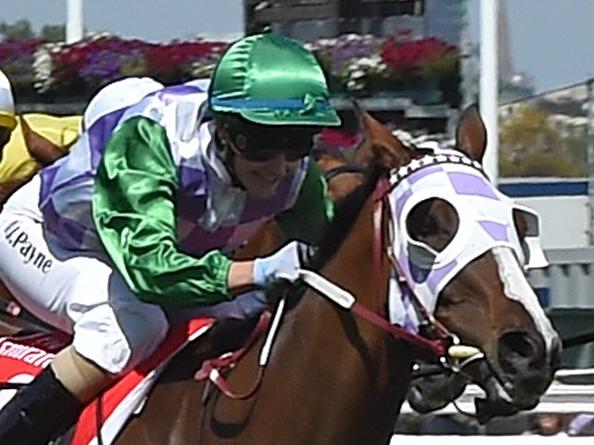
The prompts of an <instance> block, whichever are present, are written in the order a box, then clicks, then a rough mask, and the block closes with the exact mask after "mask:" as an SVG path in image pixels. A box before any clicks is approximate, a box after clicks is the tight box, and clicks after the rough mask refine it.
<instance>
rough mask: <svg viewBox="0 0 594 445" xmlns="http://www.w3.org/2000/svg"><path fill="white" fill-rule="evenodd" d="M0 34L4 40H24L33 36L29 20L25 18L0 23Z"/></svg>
mask: <svg viewBox="0 0 594 445" xmlns="http://www.w3.org/2000/svg"><path fill="white" fill-rule="evenodd" d="M0 34H2V35H3V36H4V38H5V39H6V40H26V39H31V38H33V37H35V34H34V33H33V28H32V27H31V22H29V20H26V19H21V20H17V21H16V22H14V23H6V22H2V23H0Z"/></svg>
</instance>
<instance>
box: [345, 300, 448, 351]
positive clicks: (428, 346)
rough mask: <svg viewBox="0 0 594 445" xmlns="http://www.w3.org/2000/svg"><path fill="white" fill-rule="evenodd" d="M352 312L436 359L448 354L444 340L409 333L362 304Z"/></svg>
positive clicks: (355, 305) (356, 305) (358, 304)
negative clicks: (429, 353) (427, 352)
mask: <svg viewBox="0 0 594 445" xmlns="http://www.w3.org/2000/svg"><path fill="white" fill-rule="evenodd" d="M351 311H352V312H353V313H354V314H355V315H357V316H358V317H361V318H362V319H364V320H367V321H368V322H370V323H372V324H373V325H375V326H377V327H378V328H380V329H382V330H384V331H386V332H388V333H389V334H391V335H393V336H394V337H395V338H397V339H398V340H403V341H405V342H407V343H410V344H413V345H415V346H418V347H420V348H422V349H424V350H427V351H429V352H431V353H432V354H433V355H435V356H436V357H443V356H444V355H445V354H446V351H447V347H448V345H447V344H446V340H445V339H444V338H438V339H436V340H430V339H428V338H425V337H423V336H421V335H417V334H413V333H411V332H408V331H407V330H406V329H404V328H403V327H402V326H398V325H395V324H392V323H390V322H389V321H388V320H386V319H385V318H383V317H381V316H380V315H378V314H376V313H375V312H373V311H371V310H369V309H368V308H366V307H365V306H363V305H361V304H360V303H355V304H354V305H353V307H352V308H351Z"/></svg>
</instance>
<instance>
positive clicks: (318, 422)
mask: <svg viewBox="0 0 594 445" xmlns="http://www.w3.org/2000/svg"><path fill="white" fill-rule="evenodd" d="M363 124H364V128H365V131H366V138H367V141H369V143H370V145H371V147H372V149H373V152H374V160H373V161H372V162H373V163H375V165H377V166H378V167H379V169H378V170H377V171H375V173H370V174H369V177H368V178H367V180H366V182H365V183H364V184H363V185H362V186H361V187H360V188H358V189H357V191H356V192H355V193H354V194H353V195H351V196H349V197H348V198H346V199H345V200H344V202H343V206H341V208H340V210H339V212H338V213H337V215H336V218H335V221H334V223H333V224H332V226H331V227H330V228H329V230H328V237H327V238H325V241H324V242H323V244H322V246H321V247H320V250H319V253H318V255H317V257H316V258H315V259H314V261H313V263H312V267H314V268H316V269H317V270H318V271H319V273H321V275H322V276H324V277H325V278H326V279H327V280H330V281H331V282H333V283H335V284H337V285H339V286H340V287H341V288H342V289H345V290H347V291H348V292H349V293H351V294H352V295H354V296H356V298H357V299H358V302H359V303H360V304H362V305H365V306H366V307H367V308H368V309H370V310H371V311H373V312H374V313H376V314H380V315H383V316H385V315H386V304H387V299H388V287H389V277H390V274H391V273H393V272H391V271H390V266H389V264H390V261H388V259H387V258H386V256H387V253H386V252H385V251H384V253H383V258H382V261H379V263H378V262H377V261H375V262H374V256H373V252H374V250H376V249H375V248H374V245H375V242H374V232H375V230H374V222H373V220H374V218H373V214H374V198H373V194H372V190H374V189H375V187H376V183H377V182H378V180H380V179H381V178H382V177H384V176H385V174H386V172H387V171H388V169H398V170H397V171H403V172H405V173H406V172H407V167H409V169H410V171H412V170H413V168H416V169H419V170H417V173H418V172H420V171H421V170H422V169H423V168H422V162H421V161H424V160H425V158H423V159H421V160H419V159H415V158H416V157H419V156H420V155H417V154H415V153H414V152H412V151H410V150H409V149H406V148H404V147H403V146H402V145H401V144H400V143H399V141H398V140H397V139H395V138H394V137H393V136H392V134H391V133H390V132H389V131H388V130H387V129H386V128H385V127H384V126H383V125H381V124H380V123H379V122H377V121H375V120H374V119H373V118H371V117H370V116H369V115H367V114H364V115H363ZM485 142H486V135H485V131H484V126H483V125H482V122H481V121H480V119H479V118H478V114H477V111H476V109H471V110H469V111H468V112H467V113H466V114H465V116H464V117H463V118H462V120H461V122H460V124H459V131H458V149H459V150H460V152H459V153H460V159H464V161H463V162H465V163H466V162H469V163H472V166H467V167H468V168H475V169H478V168H480V167H477V165H478V162H480V160H481V159H482V156H483V153H484V150H485ZM463 153H464V154H465V155H466V156H468V157H465V156H463V155H462V154H463ZM438 156H439V155H438ZM446 158H447V157H446ZM446 158H444V157H442V158H439V157H433V158H431V159H435V160H436V161H435V162H446V163H447V162H448V161H447V159H446ZM444 159H445V161H444ZM415 161H418V162H417V163H416V164H415ZM465 165H466V164H465ZM419 166H420V167H419ZM464 168H466V167H464ZM390 177H391V178H393V177H394V176H393V175H390ZM467 192H469V193H470V192H472V190H469V191H468V190H467ZM388 213H390V212H389V211H386V214H388ZM389 219H390V218H387V219H384V220H383V223H382V224H383V226H382V233H383V235H386V234H387V233H388V232H389V230H388V225H387V224H388V221H389ZM405 223H406V228H403V227H401V226H400V225H398V224H397V227H395V231H396V232H398V231H403V230H406V231H408V232H409V233H408V237H410V238H412V239H413V241H414V242H412V244H411V246H416V247H419V246H421V247H423V248H425V249H426V250H429V251H430V250H433V251H437V252H440V251H442V250H443V252H446V250H447V248H448V247H447V246H448V243H454V242H455V241H456V235H457V231H458V229H459V228H460V227H467V226H466V222H465V221H464V215H462V214H458V213H457V212H456V210H455V209H454V207H453V206H452V205H450V204H449V203H448V202H447V201H445V200H443V199H440V198H432V197H431V196H430V195H428V196H427V199H426V200H424V201H422V202H421V203H420V204H419V205H417V206H415V208H414V209H413V210H411V212H410V213H409V214H408V218H407V221H406V222H405ZM510 229H513V230H516V228H515V227H511V228H510ZM523 236H524V234H523V233H519V234H518V238H519V240H520V242H521V239H522V238H523ZM520 261H521V260H520V259H519V257H517V256H516V255H514V254H512V253H511V248H505V247H503V248H501V247H497V248H494V249H491V250H488V251H485V252H482V253H481V254H479V255H478V256H476V257H475V258H473V259H471V260H470V261H469V262H468V263H467V264H466V265H464V266H463V267H462V268H461V269H460V270H459V272H457V274H456V275H455V276H454V277H452V278H451V280H449V282H447V284H446V285H445V286H444V287H443V288H442V289H441V291H440V292H439V295H435V296H434V297H435V298H436V299H437V297H439V298H438V299H437V301H436V306H435V310H434V315H435V317H436V318H437V319H438V320H440V322H441V323H442V324H443V325H444V326H445V328H446V329H447V330H449V331H451V332H452V333H455V334H456V335H457V336H458V337H459V338H460V339H461V340H462V341H463V342H465V343H466V344H468V345H472V346H475V347H477V348H478V349H480V350H481V351H482V352H483V354H484V355H483V357H484V358H482V359H480V360H477V361H475V362H473V364H471V365H469V366H468V369H467V370H466V371H465V372H467V374H468V375H469V376H471V377H472V378H474V379H475V380H476V381H477V382H478V383H479V384H481V385H482V386H483V388H484V389H485V391H486V392H487V400H486V401H484V403H483V405H485V409H487V408H490V409H491V410H492V412H493V413H498V412H505V413H509V412H513V411H517V410H520V409H527V408H532V407H533V406H534V405H535V404H536V403H537V402H538V400H539V398H540V396H541V395H542V394H543V393H544V391H545V390H546V388H547V387H548V385H549V384H550V382H551V380H552V377H553V373H554V371H555V367H556V366H557V364H558V360H559V352H560V351H559V344H560V343H559V338H558V336H557V334H556V333H555V331H554V330H553V329H552V327H551V325H550V323H549V322H548V320H547V319H546V317H545V315H544V313H543V312H542V310H541V309H540V307H539V306H538V304H537V299H536V296H535V295H534V293H533V292H532V290H531V289H530V287H529V285H528V283H527V281H526V278H525V276H524V275H523V273H522V268H521V264H520ZM374 263H376V264H380V267H379V269H377V268H376V267H375V266H374ZM378 292H379V295H381V298H378ZM293 297H294V296H293ZM289 305H290V306H292V307H291V308H290V310H288V312H287V313H286V314H284V316H283V320H282V323H281V324H280V328H279V333H278V336H277V338H276V340H275V342H274V343H273V346H272V356H271V359H270V363H269V364H268V366H267V368H266V372H265V374H264V377H263V380H262V381H261V385H260V387H259V389H258V391H257V392H256V393H255V394H254V395H253V396H252V397H250V398H248V399H246V400H232V399H229V398H227V397H226V396H224V395H222V394H221V393H220V392H218V391H215V392H214V393H210V392H209V391H208V390H207V389H206V388H205V385H204V384H201V383H197V382H195V381H193V380H192V378H191V376H192V374H193V372H194V370H195V369H196V367H197V366H198V361H199V358H200V357H201V353H202V352H201V351H198V349H195V351H194V352H195V354H194V355H193V354H191V353H187V354H186V355H185V356H184V358H183V360H182V359H178V360H175V362H174V363H173V364H172V365H171V366H169V368H168V370H167V371H166V372H165V374H164V375H163V378H162V380H161V383H160V384H159V385H157V386H156V387H155V389H154V391H153V393H152V394H151V397H150V398H149V400H148V401H147V403H146V405H145V407H144V411H143V412H142V413H141V415H140V416H138V417H137V418H135V419H133V420H132V421H131V422H130V423H129V424H128V425H127V427H126V428H125V430H124V431H123V432H122V433H121V435H120V436H119V437H118V439H117V441H116V443H118V444H133V443H134V444H135V443H147V442H150V443H152V444H174V443H180V444H181V443H197V444H201V445H202V444H205V445H207V444H208V445H210V444H232V443H237V444H263V443H265V444H270V443H282V444H289V445H291V444H313V443H324V444H341V445H344V444H347V445H348V444H353V445H355V444H357V445H358V444H361V443H370V444H386V443H388V442H389V439H390V436H391V434H392V428H393V425H394V422H395V420H396V418H397V415H398V412H399V409H400V405H401V403H402V401H403V398H404V395H405V392H406V388H407V385H408V382H409V377H410V372H411V365H412V362H413V360H414V359H415V354H414V353H415V351H416V350H417V349H416V348H414V347H412V346H411V345H410V344H408V343H407V342H404V341H402V340H395V339H394V337H393V336H392V335H390V334H387V333H386V332H384V331H383V330H382V329H379V328H378V327H377V326H375V325H373V324H370V323H369V322H367V321H363V320H360V319H358V318H356V317H355V316H353V314H352V313H351V312H348V311H346V310H344V309H341V308H339V307H337V306H335V305H334V304H333V303H331V302H329V301H328V300H327V299H325V298H321V297H320V295H319V294H318V292H315V291H313V290H311V289H310V288H306V290H305V292H304V293H303V294H302V295H301V296H300V297H299V298H296V297H295V298H294V299H293V298H291V300H290V303H289ZM429 319H430V320H431V319H432V318H431V317H430V318H429ZM196 351H198V352H196ZM258 354H259V347H256V348H254V349H253V350H251V351H250V352H249V353H248V354H247V355H246V356H245V357H244V359H243V360H242V361H240V362H239V363H237V365H236V366H235V367H234V368H233V369H232V370H231V371H230V372H229V374H228V376H227V377H228V384H229V386H230V387H231V388H234V389H235V390H236V391H238V392H242V391H245V390H246V389H247V388H249V387H251V386H252V385H253V383H254V381H255V380H256V378H257V377H256V375H257V371H256V369H257V361H258V357H257V356H258ZM192 357H194V359H195V361H194V362H192ZM205 394H206V395H209V394H210V397H202V396H203V395H205ZM165 407H171V408H170V409H164V408H165ZM174 407H175V408H174Z"/></svg>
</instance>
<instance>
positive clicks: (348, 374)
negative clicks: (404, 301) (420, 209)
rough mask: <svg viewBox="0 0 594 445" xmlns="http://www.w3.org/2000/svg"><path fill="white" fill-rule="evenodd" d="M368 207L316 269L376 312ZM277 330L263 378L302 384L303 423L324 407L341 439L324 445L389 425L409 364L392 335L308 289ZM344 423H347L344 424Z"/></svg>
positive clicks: (330, 428)
mask: <svg viewBox="0 0 594 445" xmlns="http://www.w3.org/2000/svg"><path fill="white" fill-rule="evenodd" d="M371 212H372V205H371V199H369V201H368V203H367V204H366V205H365V207H364V208H363V209H362V211H361V212H360V214H359V217H358V219H357V221H356V223H355V225H354V226H353V227H352V229H351V232H350V234H349V235H348V236H347V238H346V239H345V240H344V241H343V243H342V245H341V247H340V248H339V250H338V251H337V252H336V254H335V255H334V257H333V258H332V259H331V260H330V261H329V262H328V264H327V265H326V266H325V267H324V268H323V270H322V272H321V273H322V274H323V275H324V276H325V277H326V278H328V279H330V280H332V281H333V282H335V283H336V284H338V285H340V286H341V287H343V288H345V289H348V290H349V291H351V292H353V293H354V294H355V295H356V296H357V297H358V298H360V299H361V301H360V303H362V304H364V305H365V306H367V307H369V308H370V309H372V310H374V311H376V312H378V311H380V307H381V304H380V303H379V301H378V297H377V295H376V287H375V284H374V282H375V277H374V270H373V264H372V263H373V262H372V261H369V258H370V256H371V252H372V249H373V247H372V242H373V241H372V240H373V236H372V234H373V230H372V229H373V228H372V218H371ZM381 277H383V279H384V281H386V283H387V278H386V277H387V270H382V271H381ZM386 285H387V284H386ZM382 312H383V311H382ZM281 332H282V334H281V336H280V338H279V342H278V343H277V344H276V345H275V349H276V352H275V356H274V358H275V361H274V363H271V369H270V371H272V373H274V374H276V375H278V376H281V378H280V379H279V380H276V377H274V378H270V377H271V376H270V374H268V376H267V377H268V378H270V381H275V380H276V382H275V383H274V385H277V384H278V382H279V381H287V382H290V383H291V386H292V387H303V388H304V390H303V394H302V396H301V397H300V398H298V399H297V400H296V403H295V406H293V408H292V409H295V410H304V411H305V412H306V413H309V414H307V415H308V416H309V418H308V419H305V421H306V422H314V423H315V422H316V421H317V419H316V416H318V415H322V413H323V412H324V411H325V410H329V411H331V412H333V413H334V414H333V416H332V417H333V418H335V419H340V422H339V423H340V424H338V423H337V424H336V425H331V424H328V425H325V426H324V427H323V428H325V429H326V430H327V431H328V433H327V434H328V435H330V434H331V433H332V434H335V435H340V436H341V437H343V439H344V440H345V442H338V441H335V440H332V441H331V442H329V443H357V442H354V441H353V440H354V439H352V437H356V436H358V435H359V434H360V437H359V439H361V440H365V439H363V438H364V437H366V438H367V439H369V438H370V437H376V435H379V436H382V435H383V434H384V433H385V432H386V431H389V430H391V427H392V425H393V421H394V420H395V418H396V410H397V409H399V404H400V403H401V401H402V399H403V395H404V388H405V386H406V384H407V382H408V372H409V367H410V363H409V360H407V356H406V353H405V352H404V351H403V350H402V349H401V348H398V347H397V346H396V344H395V342H393V340H391V339H389V338H388V337H387V336H386V334H385V333H383V332H382V331H380V330H379V329H378V328H377V327H375V326H371V325H370V324H369V323H367V322H364V321H360V320H358V319H356V318H354V316H353V315H352V314H350V313H347V312H345V311H343V310H342V309H338V308H337V307H336V306H334V305H333V303H330V302H329V301H327V300H325V299H322V298H321V297H320V296H319V295H317V294H315V293H314V292H311V291H308V292H306V293H305V294H304V295H303V296H302V301H301V302H300V303H299V305H298V306H297V307H296V308H295V309H294V311H293V312H292V313H290V314H288V316H287V317H286V321H285V322H284V324H283V326H282V331H281ZM397 359H398V360H397ZM306 388H308V389H306ZM276 390H278V387H277V388H276ZM345 422H347V423H348V424H349V425H351V429H350V430H349V428H346V427H345ZM367 425H371V427H368V426H367ZM347 438H348V440H347ZM359 439H357V440H359ZM324 443H326V442H324ZM359 443H360V442H359ZM370 443H374V442H373V441H371V442H370Z"/></svg>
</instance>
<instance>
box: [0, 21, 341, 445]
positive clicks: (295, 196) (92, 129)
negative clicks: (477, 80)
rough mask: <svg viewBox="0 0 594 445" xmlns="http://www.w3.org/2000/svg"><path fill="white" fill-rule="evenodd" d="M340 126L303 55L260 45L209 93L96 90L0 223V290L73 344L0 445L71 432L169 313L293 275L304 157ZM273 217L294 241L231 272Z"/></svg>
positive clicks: (3, 415)
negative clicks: (75, 131) (68, 135)
mask: <svg viewBox="0 0 594 445" xmlns="http://www.w3.org/2000/svg"><path fill="white" fill-rule="evenodd" d="M339 124H340V120H339V118H338V115H337V114H336V112H335V111H334V109H333V108H332V107H331V106H330V103H329V93H328V89H327V86H326V82H325V79H324V75H323V72H322V70H321V68H320V66H319V65H318V63H317V61H316V60H315V58H314V56H313V55H312V54H311V53H310V52H309V51H307V50H306V49H305V48H304V47H303V46H302V45H301V44H299V43H298V42H296V41H294V40H292V39H289V38H285V37H280V36H276V35H273V34H268V33H266V34H257V35H252V36H249V37H245V38H243V39H241V40H239V41H237V42H235V43H234V44H232V45H231V46H230V47H229V48H228V50H227V51H226V52H225V54H224V55H223V57H222V58H221V60H220V61H219V63H218V65H217V67H216V69H215V72H214V75H213V78H212V81H211V82H210V83H208V82H206V81H195V82H189V83H187V84H183V85H177V86H171V87H163V86H162V85H161V84H159V83H158V82H155V81H153V80H151V79H147V78H142V79H139V78H132V79H124V80H122V81H119V82H116V83H114V84H112V85H109V86H107V87H106V88H104V89H103V90H102V91H101V92H99V94H98V95H97V96H96V97H95V98H94V99H93V100H92V101H91V102H90V103H89V106H88V108H87V110H86V112H85V115H84V118H83V125H84V130H83V133H82V135H81V137H80V139H79V141H78V142H77V143H76V145H75V146H74V147H73V149H72V151H71V152H70V154H69V155H68V156H66V157H64V158H61V159H59V160H58V161H56V162H55V163H54V164H53V165H51V166H49V167H46V168H44V169H43V170H41V172H40V173H39V174H38V175H36V176H35V177H34V178H33V180H32V181H30V182H29V183H28V184H26V185H25V186H24V187H22V188H21V189H20V190H19V191H17V192H16V193H15V194H14V195H13V196H12V197H11V198H10V199H9V201H8V202H7V203H6V205H5V208H4V210H3V211H2V213H0V278H1V279H2V280H4V281H5V282H6V283H7V285H8V286H9V288H10V290H11V291H12V293H13V294H14V295H15V297H16V298H17V299H18V300H19V302H20V303H21V304H22V305H23V306H24V307H25V308H27V309H28V310H29V311H30V312H32V313H33V314H34V315H36V316H37V317H39V318H40V319H42V320H44V321H45V322H47V323H50V324H52V325H54V326H56V327H57V328H60V329H62V330H64V331H66V332H69V333H72V335H73V342H72V345H71V346H70V347H68V348H66V349H65V350H63V351H62V352H60V353H59V354H58V355H57V356H56V357H55V358H54V359H53V361H52V363H51V365H50V366H48V367H47V368H46V369H45V370H44V371H43V372H42V373H41V374H40V375H39V376H38V377H37V378H36V379H35V380H34V381H33V383H32V384H31V385H29V386H27V387H25V388H24V389H23V390H21V391H19V392H18V393H17V395H16V396H15V397H14V398H13V399H12V400H11V401H10V402H9V403H8V404H7V405H6V407H5V408H4V409H3V410H2V411H0V443H15V444H16V443H19V444H20V443H22V444H24V443H26V444H38V443H39V444H40V443H46V441H48V439H49V438H51V437H52V436H54V435H55V434H56V433H57V432H58V429H59V427H61V426H65V425H67V424H69V423H71V422H73V421H74V420H75V419H76V417H77V415H78V414H79V412H80V410H81V409H82V407H83V406H84V404H86V403H87V402H89V401H90V400H92V399H93V398H94V397H95V396H96V395H97V394H98V393H99V392H100V391H101V390H102V389H104V388H105V387H106V386H108V385H109V384H110V383H112V382H113V380H114V379H116V378H117V377H119V376H121V375H122V374H123V373H125V372H126V371H129V370H130V369H132V368H133V367H134V366H136V365H137V364H138V363H139V362H141V361H142V360H144V359H146V358H147V357H148V356H149V355H150V354H151V353H152V352H153V351H154V350H155V349H156V348H157V347H158V346H159V344H160V343H161V342H162V341H163V339H164V338H165V336H166V334H167V331H168V329H169V323H168V319H169V318H168V317H167V316H166V313H167V314H168V315H169V310H170V309H171V310H172V309H174V308H177V309H176V310H177V311H179V310H180V308H186V310H187V311H188V312H189V311H192V310H195V309H196V308H198V309H199V310H203V311H208V310H209V309H210V308H212V310H213V311H214V312H215V313H217V308H219V307H223V308H224V309H223V310H222V311H221V312H219V314H221V315H222V316H229V317H235V316H240V317H245V316H252V315H254V314H256V313H258V312H259V311H261V310H262V309H263V308H264V307H265V304H266V301H265V298H264V296H263V293H262V292H261V291H260V290H258V289H262V288H264V287H265V286H266V285H268V284H269V283H270V282H272V281H273V280H275V279H277V278H278V277H279V276H280V274H291V273H294V272H295V271H296V269H297V268H299V267H300V261H301V260H300V258H301V253H302V250H301V249H302V247H303V246H304V244H301V242H307V243H316V242H317V241H318V239H319V235H320V229H321V228H322V227H323V226H324V225H325V223H326V222H327V221H328V219H329V218H330V217H331V212H332V207H331V205H330V203H329V200H328V198H327V196H326V193H325V183H324V181H323V179H322V177H321V175H320V173H319V170H318V169H317V166H316V164H315V162H310V160H309V157H308V154H309V152H310V149H311V146H312V137H313V136H314V135H315V134H316V133H317V132H319V131H320V130H322V129H323V128H324V127H326V126H337V125H339ZM272 217H276V218H277V220H278V221H279V224H280V226H281V228H282V229H283V232H284V235H285V236H286V238H287V239H293V240H299V241H291V242H289V243H288V244H286V245H285V246H284V247H282V248H281V249H279V250H278V251H277V252H276V253H273V254H272V255H270V256H267V257H261V258H256V259H254V260H250V261H232V260H231V259H230V258H229V255H230V254H231V253H232V252H233V250H234V249H235V248H237V247H239V246H240V245H241V244H242V243H243V242H245V241H246V240H247V239H248V238H249V237H250V236H251V234H253V233H254V231H255V230H256V229H257V227H259V226H260V225H261V224H263V223H264V222H265V221H266V220H268V219H270V218H272ZM246 290H248V291H249V292H247V293H243V294H239V295H237V294H238V293H239V292H240V291H244V292H245V291H246ZM49 413H51V415H50V414H49Z"/></svg>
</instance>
